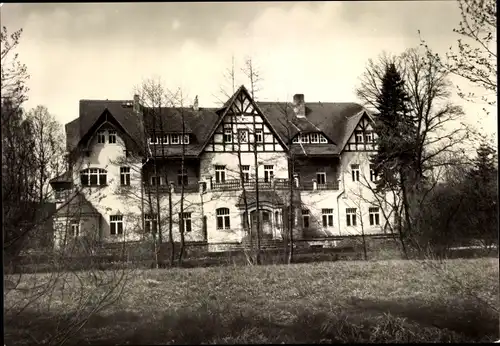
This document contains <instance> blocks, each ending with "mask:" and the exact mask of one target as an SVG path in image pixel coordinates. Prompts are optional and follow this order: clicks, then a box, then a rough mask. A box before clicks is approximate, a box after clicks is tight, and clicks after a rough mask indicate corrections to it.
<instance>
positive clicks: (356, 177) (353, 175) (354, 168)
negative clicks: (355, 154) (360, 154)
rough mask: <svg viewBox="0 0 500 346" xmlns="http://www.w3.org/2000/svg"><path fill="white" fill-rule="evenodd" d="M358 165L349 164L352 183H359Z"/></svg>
mask: <svg viewBox="0 0 500 346" xmlns="http://www.w3.org/2000/svg"><path fill="white" fill-rule="evenodd" d="M359 172H360V165H359V164H357V163H353V164H351V178H352V181H353V182H359Z"/></svg>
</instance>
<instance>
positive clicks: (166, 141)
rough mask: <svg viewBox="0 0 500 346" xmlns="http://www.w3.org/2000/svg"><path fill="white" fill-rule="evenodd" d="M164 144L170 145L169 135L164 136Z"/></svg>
mask: <svg viewBox="0 0 500 346" xmlns="http://www.w3.org/2000/svg"><path fill="white" fill-rule="evenodd" d="M162 143H163V144H168V143H169V140H168V135H164V136H163V139H162Z"/></svg>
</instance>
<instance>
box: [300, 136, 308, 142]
mask: <svg viewBox="0 0 500 346" xmlns="http://www.w3.org/2000/svg"><path fill="white" fill-rule="evenodd" d="M300 142H301V143H309V135H308V134H306V135H300Z"/></svg>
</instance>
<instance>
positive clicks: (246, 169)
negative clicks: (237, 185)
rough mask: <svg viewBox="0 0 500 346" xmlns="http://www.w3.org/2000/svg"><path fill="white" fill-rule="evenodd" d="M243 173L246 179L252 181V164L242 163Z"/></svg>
mask: <svg viewBox="0 0 500 346" xmlns="http://www.w3.org/2000/svg"><path fill="white" fill-rule="evenodd" d="M241 173H242V174H243V180H244V181H250V166H249V165H242V166H241Z"/></svg>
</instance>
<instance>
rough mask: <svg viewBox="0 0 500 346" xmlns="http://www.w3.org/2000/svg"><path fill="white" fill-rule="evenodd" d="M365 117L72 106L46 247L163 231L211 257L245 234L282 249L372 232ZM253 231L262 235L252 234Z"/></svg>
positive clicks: (376, 207)
mask: <svg viewBox="0 0 500 346" xmlns="http://www.w3.org/2000/svg"><path fill="white" fill-rule="evenodd" d="M371 125H372V119H371V117H370V115H369V113H368V112H367V111H366V110H365V109H364V108H363V107H362V106H360V105H358V104H355V103H328V102H325V103H323V102H305V100H304V95H302V94H297V95H295V96H294V99H293V100H290V102H255V101H254V100H253V99H252V97H251V96H250V94H249V92H248V91H247V89H246V88H245V87H244V86H241V87H240V88H239V89H238V90H237V91H236V93H235V94H234V95H233V96H232V97H231V98H230V99H229V100H228V101H227V102H226V103H225V104H224V106H223V107H221V108H202V107H199V106H198V100H197V99H196V100H195V102H194V105H193V106H192V107H189V108H175V107H172V108H165V107H157V108H154V107H150V108H147V107H143V106H142V105H141V102H140V99H139V97H138V96H135V97H134V99H133V100H125V101H121V100H120V101H111V100H105V101H104V100H81V101H80V114H79V117H78V118H77V119H75V120H73V121H71V122H70V123H68V124H66V136H67V150H68V158H69V166H68V171H67V172H66V173H65V174H63V175H61V176H59V177H57V178H54V179H52V181H51V185H52V187H53V189H54V190H55V192H56V196H57V203H58V205H59V206H60V207H61V206H62V207H61V208H60V210H59V212H58V213H57V217H56V220H55V225H56V227H55V228H56V244H57V246H60V245H61V242H62V239H65V238H67V237H68V236H69V237H73V236H83V235H86V236H91V237H94V238H95V239H96V240H98V241H101V242H118V241H124V240H125V241H126V240H141V239H147V238H148V237H151V234H152V233H153V231H154V230H158V229H160V230H161V232H162V237H163V239H164V240H166V239H167V234H168V232H169V230H170V228H171V229H172V233H173V236H174V239H175V240H176V241H178V240H179V235H180V230H183V233H184V235H185V239H186V241H188V242H198V241H199V242H206V243H208V245H209V249H210V250H211V251H218V250H221V249H225V248H227V246H228V244H240V243H242V242H244V241H245V239H248V236H249V234H253V235H255V234H257V232H258V230H259V229H260V233H261V235H262V237H264V238H270V239H281V238H282V237H283V235H284V234H286V232H288V225H289V220H293V222H292V225H293V232H294V234H295V237H299V238H303V239H314V238H318V237H327V236H344V235H358V234H361V233H362V232H363V233H364V234H380V233H384V232H385V228H386V227H385V226H386V225H384V220H385V219H384V217H383V215H382V211H381V210H380V204H379V203H375V200H377V199H376V198H374V197H373V195H372V194H371V189H370V187H369V186H370V184H373V181H374V180H375V179H376V177H375V176H374V173H373V171H372V170H371V167H370V162H369V157H370V155H372V154H373V153H374V150H375V148H374V144H373V143H374V133H373V131H372V127H371ZM257 224H259V225H260V227H258V226H257Z"/></svg>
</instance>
